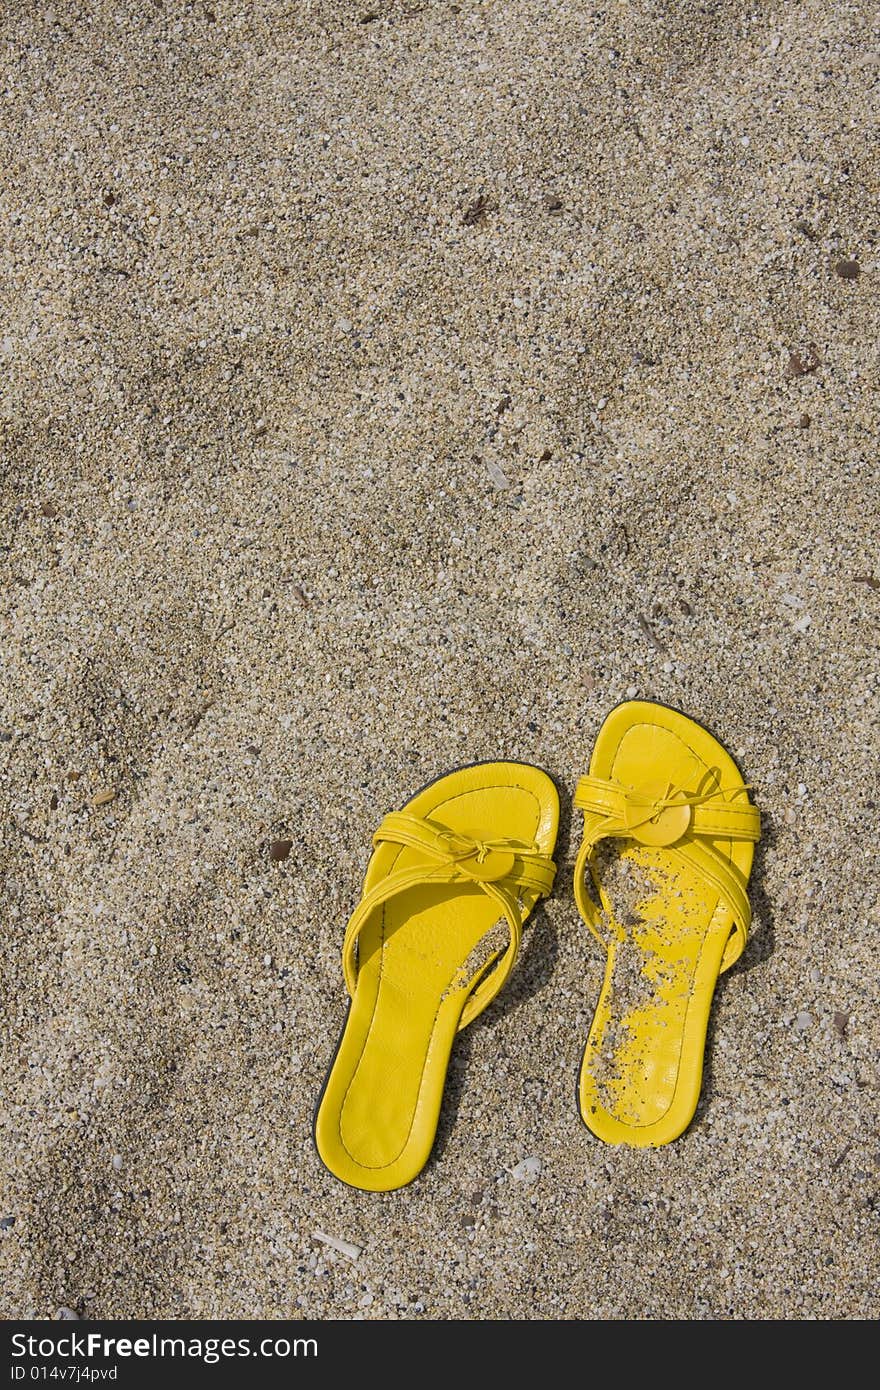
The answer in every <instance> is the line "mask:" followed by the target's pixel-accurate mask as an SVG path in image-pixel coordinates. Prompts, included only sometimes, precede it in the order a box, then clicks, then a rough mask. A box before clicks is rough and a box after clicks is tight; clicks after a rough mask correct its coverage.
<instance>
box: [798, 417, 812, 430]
mask: <svg viewBox="0 0 880 1390" xmlns="http://www.w3.org/2000/svg"><path fill="white" fill-rule="evenodd" d="M812 423H813V421H812V419H811V417H810V416H809V415H802V416H801V418H800V419H799V420H798V424H799V425H800V427H801V429H802V430H808V429H809V428H810V426H811V425H812Z"/></svg>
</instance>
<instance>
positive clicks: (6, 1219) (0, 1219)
mask: <svg viewBox="0 0 880 1390" xmlns="http://www.w3.org/2000/svg"><path fill="white" fill-rule="evenodd" d="M14 1225H15V1217H14V1216H0V1231H9V1230H11V1229H12V1227H13V1226H14Z"/></svg>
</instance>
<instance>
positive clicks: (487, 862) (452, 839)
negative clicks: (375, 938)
mask: <svg viewBox="0 0 880 1390" xmlns="http://www.w3.org/2000/svg"><path fill="white" fill-rule="evenodd" d="M383 842H390V843H394V844H401V845H405V846H408V847H409V848H411V849H418V850H420V851H422V852H423V853H424V854H425V855H426V856H429V857H428V858H427V860H426V862H424V863H420V864H416V865H414V866H413V867H412V868H410V869H402V870H399V871H398V872H397V873H392V874H389V875H388V876H387V877H386V878H384V879H382V880H381V881H380V882H379V883H377V884H376V886H375V887H374V888H373V889H371V891H370V892H369V893H366V894H365V895H364V897H363V898H362V899H361V901H360V902H359V903H358V905H357V907H356V908H355V910H354V912H353V913H352V915H351V917H350V919H349V922H348V926H347V927H346V930H345V938H344V940H343V946H342V968H343V974H344V976H345V983H346V987H347V989H348V992H349V994H350V995H353V994H354V990H355V986H356V984H357V974H358V966H357V942H358V938H359V936H360V934H361V932H362V931H363V928H364V926H365V925H366V923H367V922H368V920H369V919H370V917H371V916H372V914H373V913H374V912H375V910H376V909H377V908H378V907H380V906H381V905H382V904H383V903H385V902H387V901H388V900H389V898H392V897H394V896H396V894H398V893H403V892H405V891H406V890H407V889H408V888H415V887H418V886H421V885H423V884H425V883H438V884H439V883H454V882H467V881H470V882H472V883H475V884H476V885H477V886H478V887H480V888H481V889H482V890H483V892H485V893H486V894H487V896H488V897H490V898H492V899H494V900H495V902H497V903H498V906H499V907H500V908H501V911H502V914H503V916H504V918H505V920H506V922H507V924H508V927H509V928H510V941H509V944H508V946H507V949H506V950H505V951H504V952H503V953H502V952H500V951H499V952H496V953H494V954H493V955H491V956H490V957H489V959H488V960H487V961H486V962H485V964H484V965H483V967H482V970H481V971H480V972H479V974H478V975H477V976H476V977H475V983H474V988H473V990H472V993H471V995H470V997H469V998H468V1001H467V1003H466V1004H465V1006H464V1009H463V1010H462V1014H461V1018H460V1020H459V1025H458V1026H459V1029H462V1028H465V1027H466V1026H467V1024H468V1023H470V1022H472V1020H473V1019H474V1018H476V1017H477V1015H478V1014H479V1013H482V1011H483V1009H485V1008H486V1007H487V1006H488V1005H489V1004H490V1003H491V1002H492V1000H493V999H494V998H495V996H496V994H497V993H498V992H499V990H500V989H501V987H502V985H503V984H504V982H505V980H506V979H507V976H508V975H509V973H510V970H511V968H512V966H513V963H514V961H515V959H516V957H517V955H518V953H519V947H520V942H521V940H522V917H521V915H520V906H519V904H518V902H517V900H516V899H515V898H514V897H513V895H512V894H511V893H510V892H508V891H507V889H506V888H504V887H502V885H501V882H500V881H499V880H501V879H504V880H507V881H508V882H510V881H512V882H513V884H514V886H516V887H518V888H522V889H526V890H529V891H531V892H534V893H537V894H538V895H539V896H545V895H546V894H547V893H549V891H550V888H551V887H552V884H553V878H554V876H555V873H556V866H555V864H554V863H553V861H552V859H549V858H548V857H547V856H546V855H542V854H540V852H539V851H537V850H536V849H535V847H534V846H526V845H523V844H521V843H520V842H518V841H513V840H500V839H499V840H476V839H473V838H472V837H470V836H467V835H462V834H459V833H458V832H457V831H451V830H449V829H448V828H447V827H445V826H443V825H441V824H439V823H437V822H431V821H427V820H422V819H421V818H420V817H418V816H411V815H409V814H407V813H406V812H402V811H401V812H392V813H391V814H390V815H388V816H386V817H385V819H384V820H383V821H382V824H381V825H380V827H379V829H378V830H377V831H376V833H375V835H374V837H373V843H374V845H379V844H381V843H383ZM431 859H433V860H434V861H435V862H434V863H433V864H432V863H431V862H430V860H431ZM493 967H494V968H493Z"/></svg>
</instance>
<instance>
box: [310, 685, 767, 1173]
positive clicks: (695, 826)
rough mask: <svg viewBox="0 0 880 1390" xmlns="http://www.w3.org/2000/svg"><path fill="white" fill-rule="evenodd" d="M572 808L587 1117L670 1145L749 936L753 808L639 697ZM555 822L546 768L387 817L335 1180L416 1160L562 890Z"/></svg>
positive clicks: (332, 1135)
mask: <svg viewBox="0 0 880 1390" xmlns="http://www.w3.org/2000/svg"><path fill="white" fill-rule="evenodd" d="M574 801H575V805H576V806H578V807H579V808H580V810H581V811H582V812H583V817H584V821H583V839H582V842H581V847H580V851H579V854H578V857H577V861H576V864H575V869H574V892H575V899H576V902H577V905H578V910H579V911H580V914H581V916H582V917H583V918H584V920H585V922H586V923H587V925H588V927H589V928H590V930H591V931H592V932H593V934H594V935H595V937H596V939H597V940H598V941H599V942H600V944H601V945H602V947H603V949H604V950H605V951H606V952H607V964H606V970H605V980H604V984H603V986H602V991H601V994H600V997H599V1001H598V1005H597V1008H596V1012H595V1015H594V1018H593V1022H592V1026H591V1028H590V1033H589V1037H588V1040H587V1043H586V1048H585V1051H584V1055H583V1062H582V1065H581V1072H580V1085H579V1092H578V1099H579V1106H580V1112H581V1117H582V1119H583V1121H584V1123H585V1124H586V1125H587V1126H588V1128H589V1129H590V1130H591V1131H592V1132H593V1133H594V1134H595V1135H597V1136H598V1137H599V1138H600V1139H602V1140H604V1141H606V1142H607V1143H610V1144H628V1145H632V1146H636V1147H647V1146H658V1145H661V1144H667V1143H669V1142H670V1141H671V1140H673V1139H676V1138H677V1137H678V1136H679V1135H680V1134H681V1133H682V1132H683V1131H684V1130H685V1129H686V1128H687V1126H688V1125H689V1124H690V1122H691V1120H692V1118H693V1115H694V1112H695V1110H696V1106H697V1101H698V1099H699V1094H700V1089H701V1085H702V1074H703V1058H704V1053H705V1046H706V1031H707V1027H708V1019H709V1010H710V1007H711V1003H712V998H713V994H714V991H715V986H716V982H717V979H718V976H719V975H720V973H721V972H722V971H724V970H726V969H728V968H729V967H730V966H731V965H733V963H734V962H735V961H736V960H737V959H738V958H739V956H740V954H741V952H742V950H743V947H744V946H745V944H746V941H747V938H748V932H749V924H750V919H751V912H750V906H749V899H748V893H747V888H748V880H749V874H750V871H751V866H752V856H753V852H754V844H755V842H756V841H757V840H758V839H759V837H760V817H759V813H758V811H757V809H756V807H755V806H753V805H752V804H751V802H750V801H749V798H748V788H747V786H746V784H745V783H744V782H743V779H742V776H741V774H740V772H739V769H738V768H737V766H736V764H735V763H734V761H733V759H732V758H731V757H730V755H729V754H728V753H727V752H726V750H725V749H724V748H723V747H722V746H721V744H720V743H718V742H717V740H716V739H715V738H714V737H713V736H712V735H711V734H709V733H708V732H707V731H706V730H705V729H704V728H702V726H701V725H699V724H697V723H695V722H694V721H693V720H691V719H689V718H687V717H686V716H685V715H684V714H681V713H680V712H679V711H677V710H673V709H669V708H667V707H666V706H664V705H658V704H654V703H651V702H648V701H630V702H628V703H626V704H623V705H619V706H618V707H617V708H616V709H614V710H612V711H611V713H610V714H609V715H608V717H607V719H606V720H605V722H604V724H603V725H602V728H601V730H600V732H599V735H598V737H597V739H596V743H595V747H594V750H593V755H592V757H591V760H590V770H589V773H588V774H587V775H586V776H585V777H582V778H581V780H580V782H579V783H578V787H577V792H576V795H575V798H574ZM558 825H559V796H558V793H557V790H556V786H555V784H554V783H553V781H552V779H551V778H550V777H549V776H548V775H547V773H546V772H544V771H542V770H541V769H540V768H537V767H533V766H532V765H531V764H528V763H519V762H486V763H478V764H475V765H474V766H471V767H464V768H461V769H459V770H457V771H455V772H450V773H448V774H447V775H445V776H443V777H440V778H438V779H437V780H436V781H434V782H432V783H430V785H429V786H427V787H424V788H423V789H422V790H421V791H420V792H418V793H417V794H416V795H415V796H414V797H413V798H412V799H411V800H410V801H409V802H407V804H406V806H405V807H404V808H403V809H402V810H401V811H397V812H393V813H391V814H390V815H387V816H386V817H385V818H384V820H383V821H382V823H381V825H380V826H379V829H378V830H377V832H376V834H375V836H374V840H373V844H374V851H373V854H372V856H371V858H370V861H369V865H368V868H367V873H366V878H365V880H364V885H363V895H362V897H361V900H360V902H359V904H358V906H357V907H356V909H355V911H354V913H353V914H352V916H351V919H350V920H349V923H348V927H347V929H346V933H345V940H344V945H343V957H342V959H343V971H344V976H345V983H346V986H347V988H348V992H349V995H350V996H351V1002H350V1006H349V1011H348V1016H347V1018H346V1021H345V1025H344V1028H343V1031H342V1036H341V1038H340V1041H339V1045H338V1047H337V1050H336V1054H335V1057H334V1059H333V1062H332V1065H331V1067H330V1071H329V1074H328V1076H327V1080H326V1082H325V1084H324V1089H323V1092H322V1094H321V1097H320V1100H319V1102H318V1107H317V1112H316V1116H315V1142H316V1145H317V1149H318V1153H319V1155H320V1157H321V1159H322V1161H323V1163H324V1164H325V1166H326V1167H327V1168H328V1169H329V1170H330V1172H331V1173H333V1174H335V1175H336V1177H337V1178H339V1179H340V1180H341V1181H343V1182H345V1183H348V1184H350V1185H351V1186H352V1187H356V1188H361V1189H364V1190H367V1191H371V1192H384V1191H389V1190H391V1189H394V1188H399V1187H403V1186H405V1185H406V1184H407V1183H409V1182H411V1181H412V1180H413V1179H414V1178H415V1177H416V1176H417V1175H418V1174H419V1172H420V1171H421V1170H422V1168H423V1167H424V1165H425V1163H426V1162H427V1160H428V1157H429V1155H430V1152H431V1149H432V1148H433V1145H434V1140H435V1137H436V1131H437V1123H438V1119H439V1114H440V1106H441V1102H442V1099H443V1093H444V1087H445V1082H446V1075H447V1070H448V1065H449V1057H450V1054H451V1051H452V1046H453V1043H454V1041H455V1036H456V1033H457V1032H458V1031H459V1030H460V1029H462V1028H464V1027H466V1026H467V1024H468V1023H470V1022H472V1020H473V1019H475V1018H476V1017H477V1015H478V1014H479V1013H481V1012H482V1010H483V1009H485V1008H486V1006H487V1005H488V1004H489V1003H490V1002H491V1001H492V1000H493V999H494V998H495V996H496V995H497V994H498V991H499V990H500V989H501V987H502V985H503V984H504V982H505V981H506V980H507V978H508V976H509V974H510V971H511V968H512V966H513V964H514V961H515V959H516V956H517V952H518V949H519V945H520V940H521V935H522V927H523V923H524V922H525V920H526V919H527V918H528V916H529V914H530V913H531V912H532V911H533V909H534V908H535V906H536V905H537V903H538V902H539V901H540V900H541V899H542V898H545V897H546V896H547V895H548V894H549V893H550V891H551V889H552V887H553V882H554V878H555V874H556V865H555V863H554V861H553V852H554V849H555V845H556V836H557V830H558ZM603 841H604V842H606V843H604V844H600V842H603ZM609 851H610V852H609ZM588 872H589V875H590V879H591V885H592V889H593V891H594V892H595V895H596V897H597V898H598V901H595V900H594V897H593V896H592V895H591V892H589V891H588V888H587V874H588Z"/></svg>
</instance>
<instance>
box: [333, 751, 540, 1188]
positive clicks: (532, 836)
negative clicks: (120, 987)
mask: <svg viewBox="0 0 880 1390" xmlns="http://www.w3.org/2000/svg"><path fill="white" fill-rule="evenodd" d="M558 826H559V797H558V793H557V790H556V787H555V784H554V783H553V781H552V779H551V778H550V777H549V776H548V775H547V774H546V773H545V772H543V771H542V770H541V769H540V768H536V767H532V766H531V765H530V764H527V763H512V762H488V763H478V764H475V765H474V766H471V767H466V768H461V769H459V770H458V771H456V772H450V773H448V774H446V775H445V776H443V777H440V778H439V779H438V780H437V781H435V782H432V783H430V785H429V786H427V787H424V788H423V789H422V790H421V791H420V792H418V793H417V794H416V795H415V796H414V797H413V798H412V799H411V800H410V801H409V802H407V804H406V806H405V807H404V808H403V810H402V811H397V812H392V813H391V814H390V815H387V816H385V818H384V820H383V821H382V823H381V825H380V826H379V829H378V830H377V831H376V834H375V835H374V837H373V845H374V850H373V853H372V855H371V857H370V861H369V864H368V866H367V872H366V877H365V879H364V885H363V896H362V897H361V900H360V902H359V904H358V906H357V907H356V908H355V911H354V912H353V914H352V916H351V918H350V920H349V923H348V926H347V929H346V932H345V940H344V944H343V956H342V961H343V973H344V976H345V982H346V986H347V988H348V992H349V995H350V996H351V1002H350V1005H349V1011H348V1015H347V1018H346V1021H345V1026H344V1029H343V1032H342V1036H341V1038H340V1041H339V1044H338V1047H337V1050H336V1054H335V1057H334V1059H333V1062H332V1065H331V1068H330V1071H329V1074H328V1076H327V1080H326V1082H325V1083H324V1090H323V1092H322V1095H321V1098H320V1100H319V1103H318V1108H317V1113H316V1116H315V1143H316V1146H317V1149H318V1153H319V1155H320V1157H321V1160H322V1162H323V1163H324V1165H325V1166H326V1167H327V1168H328V1169H329V1170H330V1172H331V1173H333V1174H334V1175H335V1176H336V1177H337V1178H339V1179H341V1181H343V1182H345V1183H348V1184H349V1185H350V1186H352V1187H357V1188H362V1189H365V1190H367V1191H372V1192H385V1191H389V1190H391V1189H393V1188H398V1187H403V1186H405V1185H406V1184H407V1183H409V1182H411V1181H412V1180H413V1179H414V1178H415V1177H416V1176H417V1175H418V1174H419V1172H420V1171H421V1169H422V1168H423V1167H424V1165H425V1163H426V1162H427V1159H428V1157H429V1154H430V1152H431V1149H432V1148H433V1145H434V1139H435V1136H436V1130H437V1122H438V1119H439V1114H440V1105H441V1101H442V1099H443V1091H444V1087H445V1081H446V1074H447V1070H448V1065H449V1057H450V1054H451V1051H452V1046H453V1043H454V1041H455V1036H456V1033H457V1032H458V1031H459V1030H460V1029H462V1028H464V1027H466V1026H467V1024H468V1023H470V1022H472V1021H473V1019H475V1018H476V1017H477V1015H478V1014H479V1013H481V1012H482V1010H483V1009H485V1008H486V1006H487V1005H488V1004H489V1003H491V1001H492V1000H493V999H494V998H495V996H496V994H497V993H498V991H499V990H500V989H501V987H502V985H503V984H504V982H505V980H506V979H507V977H508V975H509V974H510V970H511V968H512V966H513V963H514V961H515V959H516V956H517V952H518V949H519V944H520V939H521V933H522V926H523V922H524V921H525V920H526V918H527V917H528V916H529V914H530V913H531V911H532V910H533V909H534V907H535V906H536V904H537V903H538V902H539V900H540V899H541V898H543V897H546V896H547V894H548V893H549V892H550V890H551V888H552V887H553V880H554V876H555V873H556V866H555V864H554V862H553V858H552V855H553V850H554V848H555V845H556V835H557V831H558Z"/></svg>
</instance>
